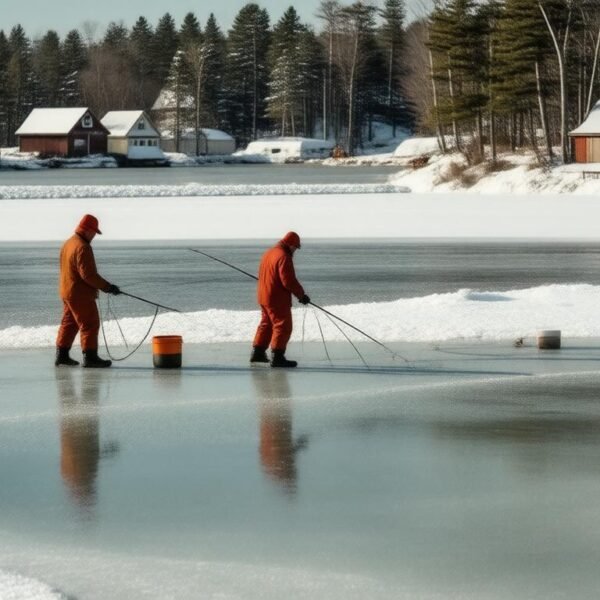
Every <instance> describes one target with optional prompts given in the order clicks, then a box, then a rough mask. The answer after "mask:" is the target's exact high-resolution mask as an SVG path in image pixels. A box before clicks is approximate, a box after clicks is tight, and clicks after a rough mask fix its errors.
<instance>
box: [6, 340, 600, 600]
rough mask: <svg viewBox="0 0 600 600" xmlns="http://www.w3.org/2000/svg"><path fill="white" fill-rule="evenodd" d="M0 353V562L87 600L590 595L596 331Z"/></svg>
mask: <svg viewBox="0 0 600 600" xmlns="http://www.w3.org/2000/svg"><path fill="white" fill-rule="evenodd" d="M397 349H398V350H399V351H400V352H402V353H403V354H405V355H407V356H409V357H410V358H411V359H413V362H412V363H411V365H410V366H406V365H404V364H403V363H401V362H399V363H394V362H391V361H389V360H388V359H387V357H386V356H385V354H384V355H381V354H380V353H378V352H375V351H373V350H372V349H370V348H369V347H368V346H361V350H362V351H363V352H364V353H365V354H366V356H367V359H368V362H369V363H370V364H371V366H372V369H371V370H370V371H368V370H367V369H365V368H362V367H361V366H360V363H357V361H356V360H355V359H354V357H352V356H351V354H350V353H349V350H348V349H347V348H346V347H345V346H342V345H337V344H332V345H331V346H330V352H331V354H332V355H333V357H334V364H333V365H329V364H328V363H327V362H326V361H325V360H323V358H322V357H323V349H322V347H319V346H318V345H312V344H310V345H306V347H305V348H304V353H303V352H302V348H301V346H300V345H299V344H298V345H297V346H296V347H295V348H293V349H291V352H292V353H293V354H294V355H296V356H297V357H298V358H300V359H302V358H303V359H304V360H303V362H302V364H303V368H302V369H299V370H298V371H295V372H281V371H271V370H270V369H265V368H255V369H250V368H247V367H246V366H245V361H246V358H247V348H246V347H245V346H237V345H219V346H212V347H204V346H189V345H188V346H186V347H185V363H186V368H185V369H184V370H183V371H181V372H156V371H153V370H152V369H151V368H150V364H151V357H150V356H149V355H148V353H147V352H146V351H145V353H142V354H140V355H138V356H136V357H135V358H134V359H133V360H132V361H130V362H127V363H124V364H123V365H122V366H120V367H119V368H115V369H113V370H110V371H106V372H98V371H96V372H94V371H91V372H90V371H84V370H81V369H75V370H68V369H59V370H54V369H53V368H52V367H51V366H50V365H49V359H50V356H49V355H48V353H47V352H46V353H42V352H13V353H2V355H1V356H2V360H1V363H0V364H1V367H0V385H1V400H0V459H1V460H0V480H1V481H2V486H1V487H0V540H1V541H2V543H0V568H1V569H5V570H9V571H12V572H17V573H21V574H23V575H27V576H30V577H35V578H36V579H40V580H42V581H44V582H46V583H47V584H49V585H51V586H52V587H57V588H60V589H61V590H63V591H64V592H66V593H67V594H71V595H74V596H76V597H78V598H106V597H111V598H131V597H136V598H164V597H168V596H172V597H177V598H186V597H189V598H193V597H198V595H199V591H200V595H202V596H203V597H219V598H236V597H244V598H281V597H282V596H283V595H285V596H286V597H289V598H365V597H370V598H411V599H412V598H473V599H475V598H477V599H482V598H483V599H485V598H506V597H509V596H513V597H529V598H558V597H565V596H566V597H569V598H589V597H593V596H594V594H595V591H596V590H597V588H598V584H599V583H600V577H599V576H598V575H597V567H596V565H597V563H598V559H599V558H600V551H599V550H598V548H600V545H599V543H598V542H599V541H600V539H599V538H600V529H599V525H600V522H599V521H600V509H599V508H598V506H597V502H596V501H595V498H596V497H597V494H598V492H599V491H600V478H599V475H600V473H599V471H600V467H598V465H599V464H600V461H599V459H600V406H599V405H598V401H597V389H598V384H599V383H600V376H598V375H597V374H596V370H597V367H598V359H599V358H600V345H599V344H598V343H597V342H594V343H592V344H589V343H588V342H585V346H584V345H583V344H577V343H575V342H573V341H569V340H566V348H565V349H564V350H562V351H560V352H557V353H552V352H550V353H540V352H538V351H537V350H535V349H534V348H522V349H514V348H511V347H510V346H508V345H507V346H500V345H473V344H471V345H460V344H444V345H442V346H441V347H438V348H435V347H433V346H428V345H417V344H414V345H407V346H403V347H400V346H399V347H397Z"/></svg>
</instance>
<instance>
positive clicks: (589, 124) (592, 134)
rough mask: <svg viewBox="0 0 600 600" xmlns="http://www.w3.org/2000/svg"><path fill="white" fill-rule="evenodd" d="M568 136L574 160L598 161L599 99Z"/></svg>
mask: <svg viewBox="0 0 600 600" xmlns="http://www.w3.org/2000/svg"><path fill="white" fill-rule="evenodd" d="M569 136H570V137H571V149H572V154H573V158H574V159H575V162H578V163H600V101H599V102H596V104H595V105H594V107H593V108H592V110H590V113H589V114H588V116H587V117H586V118H585V120H584V121H583V123H581V125H579V127H577V128H576V129H573V131H571V132H570V133H569Z"/></svg>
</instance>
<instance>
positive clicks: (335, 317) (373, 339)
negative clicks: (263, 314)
mask: <svg viewBox="0 0 600 600" xmlns="http://www.w3.org/2000/svg"><path fill="white" fill-rule="evenodd" d="M189 250H191V251H192V252H196V253H197V254H202V255H203V256H206V257H207V258H210V259H211V260H214V261H216V262H219V263H221V264H222V265H225V266H227V267H230V268H232V269H235V270H236V271H239V272H240V273H243V274H244V275H247V276H248V277H251V278H252V279H254V280H256V281H258V277H257V276H256V275H252V273H248V271H244V269H240V268H239V267H236V266H234V265H232V264H231V263H228V262H227V261H225V260H221V259H220V258H217V257H216V256H212V255H210V254H207V253H206V252H202V251H201V250H196V249H195V248H189ZM309 304H311V305H312V306H314V307H315V308H318V309H319V310H320V311H322V312H324V313H325V314H326V315H329V316H330V317H333V318H334V319H337V320H338V321H340V322H341V323H343V324H344V325H347V326H348V327H350V328H351V329H354V331H357V332H358V333H360V334H361V335H364V336H365V337H366V338H368V339H370V340H371V341H372V342H375V343H376V344H377V345H378V346H381V347H382V348H385V350H387V352H390V353H391V354H393V355H394V356H398V357H400V358H402V360H406V359H405V358H404V357H402V356H400V354H398V353H397V352H394V351H393V350H392V349H391V348H388V347H387V346H386V345H385V344H384V343H382V342H380V341H379V340H376V339H375V338H374V337H372V336H370V335H369V334H368V333H365V332H364V331H363V330H362V329H359V328H358V327H355V326H354V325H352V323H348V321H345V320H344V319H342V318H341V317H338V316H337V315H334V314H333V313H332V312H330V311H328V310H326V309H325V308H323V307H322V306H319V305H318V304H315V303H314V302H312V301H311V302H309ZM407 362H408V361H407Z"/></svg>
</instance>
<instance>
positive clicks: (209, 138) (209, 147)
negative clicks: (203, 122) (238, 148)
mask: <svg viewBox="0 0 600 600" xmlns="http://www.w3.org/2000/svg"><path fill="white" fill-rule="evenodd" d="M199 133H200V135H199V139H198V146H199V148H198V150H199V152H198V155H199V156H217V155H226V154H233V153H234V152H235V139H234V138H233V137H232V136H231V135H229V134H228V133H226V132H225V131H221V130H220V129H206V128H202V129H200V132H199ZM161 147H162V149H163V150H164V151H165V152H176V151H177V150H176V148H177V144H176V141H175V136H174V135H173V132H172V131H163V132H162V138H161ZM179 152H181V153H182V154H189V155H190V156H195V155H196V130H195V129H193V128H187V129H184V130H182V131H181V132H180V134H179Z"/></svg>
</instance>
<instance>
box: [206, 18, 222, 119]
mask: <svg viewBox="0 0 600 600" xmlns="http://www.w3.org/2000/svg"><path fill="white" fill-rule="evenodd" d="M204 47H205V51H206V82H205V84H204V105H205V110H206V116H207V123H208V125H209V126H211V127H217V128H218V127H219V126H220V124H221V115H220V113H221V103H222V98H223V80H224V71H225V36H224V35H223V32H222V31H221V29H220V27H219V25H218V23H217V20H216V19H215V16H214V14H212V13H211V14H210V16H209V18H208V21H207V22H206V27H205V28H204Z"/></svg>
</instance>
